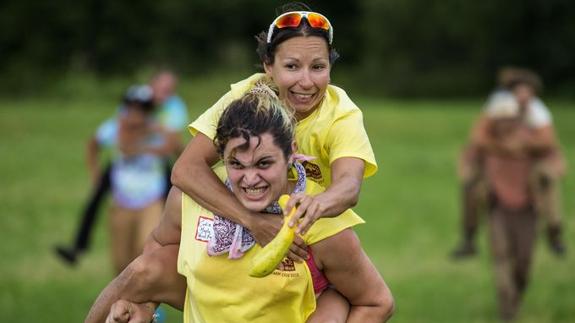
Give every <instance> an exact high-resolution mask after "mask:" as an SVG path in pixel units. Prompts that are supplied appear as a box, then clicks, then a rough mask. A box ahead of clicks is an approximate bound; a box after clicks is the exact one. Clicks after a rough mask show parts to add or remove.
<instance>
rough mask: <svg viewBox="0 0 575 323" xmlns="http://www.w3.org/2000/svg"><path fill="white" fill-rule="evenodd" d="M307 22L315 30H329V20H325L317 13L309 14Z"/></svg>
mask: <svg viewBox="0 0 575 323" xmlns="http://www.w3.org/2000/svg"><path fill="white" fill-rule="evenodd" d="M307 21H308V22H309V25H310V26H312V27H313V28H321V29H325V30H329V23H328V22H327V19H325V17H324V16H322V15H319V14H317V13H309V14H308V15H307Z"/></svg>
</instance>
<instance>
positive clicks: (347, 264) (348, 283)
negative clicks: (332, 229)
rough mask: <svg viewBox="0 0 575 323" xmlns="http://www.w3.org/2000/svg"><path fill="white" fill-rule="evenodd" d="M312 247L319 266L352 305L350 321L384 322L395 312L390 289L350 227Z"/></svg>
mask: <svg viewBox="0 0 575 323" xmlns="http://www.w3.org/2000/svg"><path fill="white" fill-rule="evenodd" d="M312 249H313V251H314V255H315V261H316V262H317V263H318V267H319V268H320V269H323V271H324V274H325V275H326V277H327V279H328V280H329V281H330V282H331V283H332V284H333V285H334V286H335V288H336V289H337V291H339V292H340V293H341V294H342V295H343V296H344V297H345V298H347V300H348V301H349V302H350V304H351V309H350V313H349V316H348V322H384V321H386V320H388V319H389V318H390V317H391V315H392V314H393V310H394V300H393V296H392V295H391V291H390V290H389V288H388V287H387V285H386V284H385V282H384V280H383V278H382V277H381V276H380V275H379V273H378V271H377V269H376V268H375V266H374V265H373V264H372V263H371V261H370V260H369V258H368V257H367V255H366V254H365V252H364V251H363V249H362V248H361V245H360V242H359V239H358V238H357V236H356V235H355V233H354V232H353V230H351V229H346V230H344V231H342V232H340V233H338V234H337V235H335V236H332V237H330V238H327V239H325V240H322V241H320V242H318V243H316V244H314V245H312Z"/></svg>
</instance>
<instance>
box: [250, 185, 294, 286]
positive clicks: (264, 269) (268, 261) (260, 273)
mask: <svg viewBox="0 0 575 323" xmlns="http://www.w3.org/2000/svg"><path fill="white" fill-rule="evenodd" d="M288 200H289V195H285V194H284V195H282V196H280V198H279V200H278V203H279V205H280V207H281V208H282V210H283V209H284V208H285V206H286V204H287V202H288ZM295 211H296V208H295V207H294V208H292V210H291V212H290V214H289V215H288V216H286V217H285V218H284V223H283V225H282V227H281V229H280V231H279V232H278V234H277V235H276V236H275V238H273V240H272V241H270V243H268V244H267V245H266V246H265V247H263V248H262V250H260V251H259V252H258V254H257V255H255V257H254V258H253V259H252V268H251V269H250V273H249V274H250V276H252V277H265V276H267V275H269V274H271V273H272V272H273V271H274V270H275V269H276V267H277V266H278V265H279V263H280V262H281V261H282V260H283V259H284V257H285V255H286V253H287V251H288V249H289V247H290V246H291V244H292V243H293V240H294V238H295V226H293V227H291V228H290V227H289V226H288V223H289V220H290V219H291V217H292V216H293V215H294V214H295Z"/></svg>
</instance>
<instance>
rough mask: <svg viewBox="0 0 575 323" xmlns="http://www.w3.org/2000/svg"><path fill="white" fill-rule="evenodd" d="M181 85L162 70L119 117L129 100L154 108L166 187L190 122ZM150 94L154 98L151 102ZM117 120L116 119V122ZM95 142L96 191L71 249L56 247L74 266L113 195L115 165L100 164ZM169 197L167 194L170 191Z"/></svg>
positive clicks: (131, 93)
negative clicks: (106, 200) (99, 216)
mask: <svg viewBox="0 0 575 323" xmlns="http://www.w3.org/2000/svg"><path fill="white" fill-rule="evenodd" d="M177 83H178V80H177V77H176V76H175V74H174V73H173V72H171V71H168V70H162V71H159V72H158V73H156V74H155V75H154V76H153V77H152V79H151V81H150V83H149V86H145V87H139V88H140V90H139V91H138V90H136V89H137V88H138V87H137V86H136V87H134V88H131V89H130V90H128V91H127V92H126V93H125V95H124V97H123V98H122V101H123V102H122V104H121V105H120V107H119V108H118V114H120V113H122V111H123V110H124V108H123V106H124V104H125V103H126V100H128V101H129V100H135V101H138V100H139V101H141V102H143V103H144V104H146V105H150V104H151V105H153V110H152V111H151V114H152V116H153V118H154V119H155V120H156V123H157V124H158V125H160V126H161V128H162V129H163V134H164V140H163V144H162V145H160V146H154V153H156V154H158V155H162V156H163V157H164V159H165V163H164V173H165V182H166V187H169V186H170V185H171V183H170V174H171V165H172V158H174V157H175V156H177V155H178V154H179V153H180V151H181V149H182V146H183V144H182V138H181V133H182V130H183V129H185V128H186V126H187V123H188V114H187V107H186V105H185V103H184V101H183V100H182V99H181V98H180V97H179V96H178V95H177V94H176V87H177ZM150 91H151V92H150ZM150 95H152V98H151V99H150V97H149V96H150ZM142 100H143V101H142ZM116 117H117V116H114V117H113V118H112V119H114V118H116ZM111 124H113V123H110V122H104V123H103V124H102V126H101V129H100V131H103V132H106V131H110V129H111V128H113V127H110V125H111ZM94 139H95V138H91V139H90V141H89V142H88V147H87V164H88V169H89V171H90V176H91V178H92V183H93V189H92V191H91V193H90V195H89V197H88V199H87V200H86V203H85V204H84V206H83V208H82V211H81V214H80V215H81V220H80V223H79V226H78V228H77V231H76V233H75V235H74V240H73V243H72V244H71V245H70V246H66V245H57V246H56V248H55V251H56V255H57V256H58V257H59V259H61V260H62V261H63V262H64V263H66V264H68V265H72V266H73V265H75V264H76V263H77V261H78V258H79V257H80V255H82V254H83V253H85V252H86V251H87V250H88V248H89V244H90V240H91V233H92V232H93V228H94V224H95V222H96V218H97V215H98V214H99V209H100V207H101V206H102V205H103V202H104V199H105V198H106V197H107V195H108V193H109V192H110V174H111V163H110V162H105V163H104V164H101V163H100V161H99V160H98V157H97V156H98V154H97V153H98V151H99V150H98V143H97V141H96V140H94ZM165 194H166V195H167V190H166V192H165Z"/></svg>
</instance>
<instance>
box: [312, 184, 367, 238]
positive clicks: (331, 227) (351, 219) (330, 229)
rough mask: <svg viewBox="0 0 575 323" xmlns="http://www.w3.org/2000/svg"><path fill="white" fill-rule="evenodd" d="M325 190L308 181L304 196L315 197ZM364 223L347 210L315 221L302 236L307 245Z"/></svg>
mask: <svg viewBox="0 0 575 323" xmlns="http://www.w3.org/2000/svg"><path fill="white" fill-rule="evenodd" d="M324 190H325V189H324V188H323V187H322V186H320V185H319V184H317V183H315V182H312V181H310V180H307V181H306V190H305V192H306V194H309V195H316V194H319V193H321V192H323V191H324ZM362 223H365V221H363V219H362V218H361V217H360V216H359V215H357V214H356V213H355V212H354V211H353V210H351V209H348V210H346V211H345V212H343V213H342V214H340V215H338V216H336V217H333V218H320V219H319V220H317V221H315V223H314V224H312V226H311V227H310V228H309V230H308V231H307V232H306V234H305V235H304V236H303V239H304V241H305V242H306V243H307V244H308V245H312V244H314V243H316V242H319V241H321V240H324V239H326V238H329V237H331V236H334V235H336V234H338V233H340V232H341V231H343V230H345V229H347V228H351V227H353V226H355V225H357V224H362Z"/></svg>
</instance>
